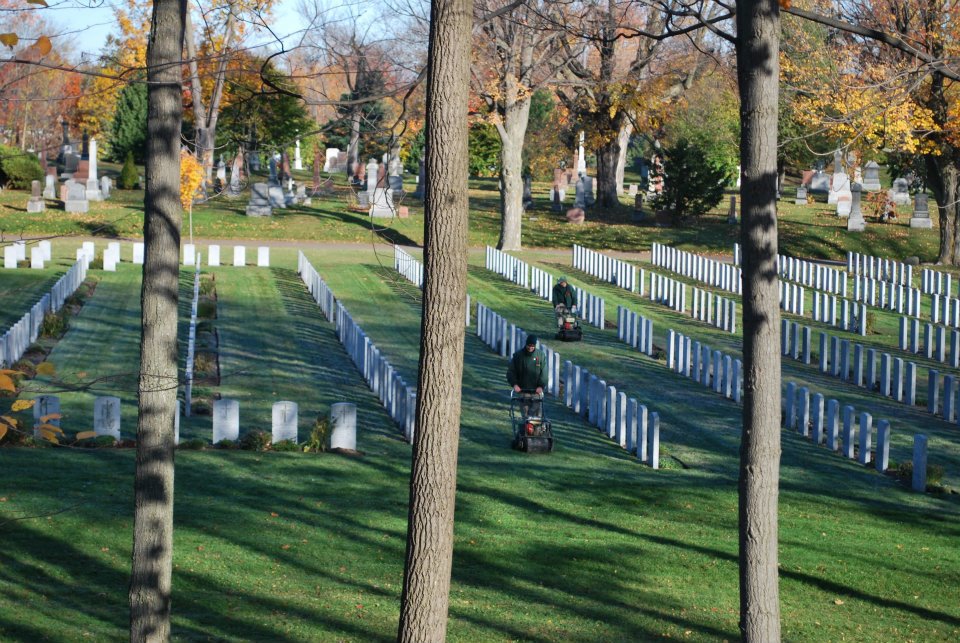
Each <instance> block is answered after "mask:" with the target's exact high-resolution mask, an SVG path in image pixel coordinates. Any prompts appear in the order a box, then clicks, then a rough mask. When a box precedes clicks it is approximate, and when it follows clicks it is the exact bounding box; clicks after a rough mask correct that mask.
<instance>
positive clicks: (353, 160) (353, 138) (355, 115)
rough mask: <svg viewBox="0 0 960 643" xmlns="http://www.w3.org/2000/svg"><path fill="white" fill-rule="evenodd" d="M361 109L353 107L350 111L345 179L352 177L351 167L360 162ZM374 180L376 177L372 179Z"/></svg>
mask: <svg viewBox="0 0 960 643" xmlns="http://www.w3.org/2000/svg"><path fill="white" fill-rule="evenodd" d="M362 115H363V112H362V111H361V108H360V107H359V106H355V107H354V108H353V109H352V110H351V111H350V143H349V144H348V145H347V178H348V179H349V178H350V177H351V176H353V167H354V166H355V165H356V164H357V163H359V162H360V118H361V116H362ZM373 178H374V179H376V178H377V177H373Z"/></svg>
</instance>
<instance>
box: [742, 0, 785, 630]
mask: <svg viewBox="0 0 960 643" xmlns="http://www.w3.org/2000/svg"><path fill="white" fill-rule="evenodd" d="M736 20H737V79H738V82H739V89H740V127H741V141H740V164H741V166H742V172H743V180H742V183H741V189H740V200H741V204H742V219H741V231H740V243H741V246H742V249H743V361H744V405H743V435H742V439H741V443H740V480H739V494H740V510H739V519H740V561H739V562H740V631H741V634H742V636H743V640H744V641H747V643H777V642H778V641H779V640H780V599H779V588H778V574H777V539H778V530H777V503H778V493H779V489H778V486H779V477H780V351H779V347H780V338H779V327H780V307H779V297H778V285H779V284H778V277H777V270H776V259H777V209H776V190H777V92H778V80H779V75H780V69H779V58H778V52H779V44H780V8H779V4H778V0H747V1H744V2H738V3H737V18H736Z"/></svg>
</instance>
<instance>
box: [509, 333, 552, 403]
mask: <svg viewBox="0 0 960 643" xmlns="http://www.w3.org/2000/svg"><path fill="white" fill-rule="evenodd" d="M546 362H547V359H546V356H545V355H544V354H543V351H542V350H540V349H539V348H537V337H536V335H527V341H526V342H524V346H523V348H521V349H520V350H518V351H517V352H516V353H514V354H513V357H511V358H510V366H509V367H508V368H507V382H508V383H509V384H510V386H512V387H513V392H514V394H518V393H519V394H526V395H524V397H523V399H522V401H521V402H520V413H521V414H523V415H525V416H535V417H539V416H540V410H541V409H540V400H541V399H542V398H543V389H544V387H545V386H546V385H547V373H546V367H547V363H546ZM532 394H535V395H536V396H537V397H536V398H535V399H534V398H531V397H530V396H531V395H532Z"/></svg>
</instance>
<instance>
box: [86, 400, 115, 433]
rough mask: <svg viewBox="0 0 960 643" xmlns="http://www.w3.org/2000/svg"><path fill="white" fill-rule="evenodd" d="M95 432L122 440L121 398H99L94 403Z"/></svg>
mask: <svg viewBox="0 0 960 643" xmlns="http://www.w3.org/2000/svg"><path fill="white" fill-rule="evenodd" d="M93 431H94V433H96V434H97V435H112V436H113V437H114V438H116V439H117V440H119V439H120V398H119V397H110V396H104V397H98V398H97V399H95V400H94V401H93Z"/></svg>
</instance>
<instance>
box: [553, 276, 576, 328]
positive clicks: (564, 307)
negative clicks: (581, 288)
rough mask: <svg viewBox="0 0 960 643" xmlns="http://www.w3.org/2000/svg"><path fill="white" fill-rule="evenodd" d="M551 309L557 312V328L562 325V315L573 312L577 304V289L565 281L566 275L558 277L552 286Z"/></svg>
mask: <svg viewBox="0 0 960 643" xmlns="http://www.w3.org/2000/svg"><path fill="white" fill-rule="evenodd" d="M552 302H553V309H554V310H555V311H556V313H557V328H560V327H561V326H563V315H564V313H566V312H568V311H569V312H573V311H574V308H576V306H577V291H575V290H574V289H573V286H571V285H570V284H568V283H567V278H566V277H560V279H558V280H557V285H555V286H554V287H553V299H552Z"/></svg>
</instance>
